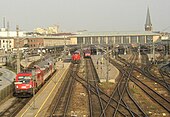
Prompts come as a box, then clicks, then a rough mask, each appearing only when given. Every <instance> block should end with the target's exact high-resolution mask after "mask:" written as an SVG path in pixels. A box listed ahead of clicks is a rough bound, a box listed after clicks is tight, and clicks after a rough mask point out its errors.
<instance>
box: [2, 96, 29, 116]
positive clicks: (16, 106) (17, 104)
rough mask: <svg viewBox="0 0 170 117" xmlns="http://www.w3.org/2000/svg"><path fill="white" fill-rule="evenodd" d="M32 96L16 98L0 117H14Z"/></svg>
mask: <svg viewBox="0 0 170 117" xmlns="http://www.w3.org/2000/svg"><path fill="white" fill-rule="evenodd" d="M30 99H31V98H16V100H15V101H14V102H13V103H12V104H11V105H10V106H9V107H8V108H7V109H6V110H5V111H3V112H1V113H0V117H14V116H15V115H16V114H17V113H18V112H19V111H20V110H21V109H22V108H23V107H24V106H25V105H26V104H27V102H28V101H29V100H30Z"/></svg>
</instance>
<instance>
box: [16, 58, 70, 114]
mask: <svg viewBox="0 0 170 117" xmlns="http://www.w3.org/2000/svg"><path fill="white" fill-rule="evenodd" d="M56 67H57V72H56V73H55V74H54V75H53V76H52V77H51V78H50V79H49V80H50V81H49V82H48V83H46V84H45V85H44V86H43V87H42V88H41V89H40V90H39V91H38V93H37V94H36V95H34V96H33V98H32V99H31V100H30V101H29V102H28V103H27V105H25V106H24V107H23V109H22V110H21V111H20V112H19V113H18V114H17V115H16V117H44V116H45V114H46V112H47V110H48V107H49V106H50V105H51V102H52V100H53V98H54V96H55V94H56V92H57V91H58V89H59V87H60V86H61V84H62V82H63V80H64V77H65V76H66V74H67V71H68V70H69V67H70V63H63V62H62V61H58V62H56Z"/></svg>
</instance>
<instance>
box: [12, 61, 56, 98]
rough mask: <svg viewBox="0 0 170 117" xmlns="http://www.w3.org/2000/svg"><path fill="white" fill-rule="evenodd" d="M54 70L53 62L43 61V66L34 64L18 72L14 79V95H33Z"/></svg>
mask: <svg viewBox="0 0 170 117" xmlns="http://www.w3.org/2000/svg"><path fill="white" fill-rule="evenodd" d="M55 71H56V69H55V63H54V62H52V61H50V62H49V61H43V67H42V66H41V67H40V66H38V65H34V66H33V68H31V69H30V68H28V69H25V70H23V71H22V72H20V73H18V74H17V75H16V77H15V80H14V92H13V95H14V96H15V97H30V96H33V95H34V94H35V93H36V92H37V91H38V90H39V89H40V88H41V87H42V86H43V85H44V83H45V82H46V81H47V80H48V79H49V78H50V77H51V76H52V74H53V73H54V72H55Z"/></svg>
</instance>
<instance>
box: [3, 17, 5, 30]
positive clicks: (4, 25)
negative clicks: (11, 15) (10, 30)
mask: <svg viewBox="0 0 170 117" xmlns="http://www.w3.org/2000/svg"><path fill="white" fill-rule="evenodd" d="M3 28H5V17H3Z"/></svg>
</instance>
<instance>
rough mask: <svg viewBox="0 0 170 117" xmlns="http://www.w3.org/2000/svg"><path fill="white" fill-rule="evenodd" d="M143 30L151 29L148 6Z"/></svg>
mask: <svg viewBox="0 0 170 117" xmlns="http://www.w3.org/2000/svg"><path fill="white" fill-rule="evenodd" d="M145 31H152V23H151V18H150V12H149V7H148V9H147V16H146V23H145Z"/></svg>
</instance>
